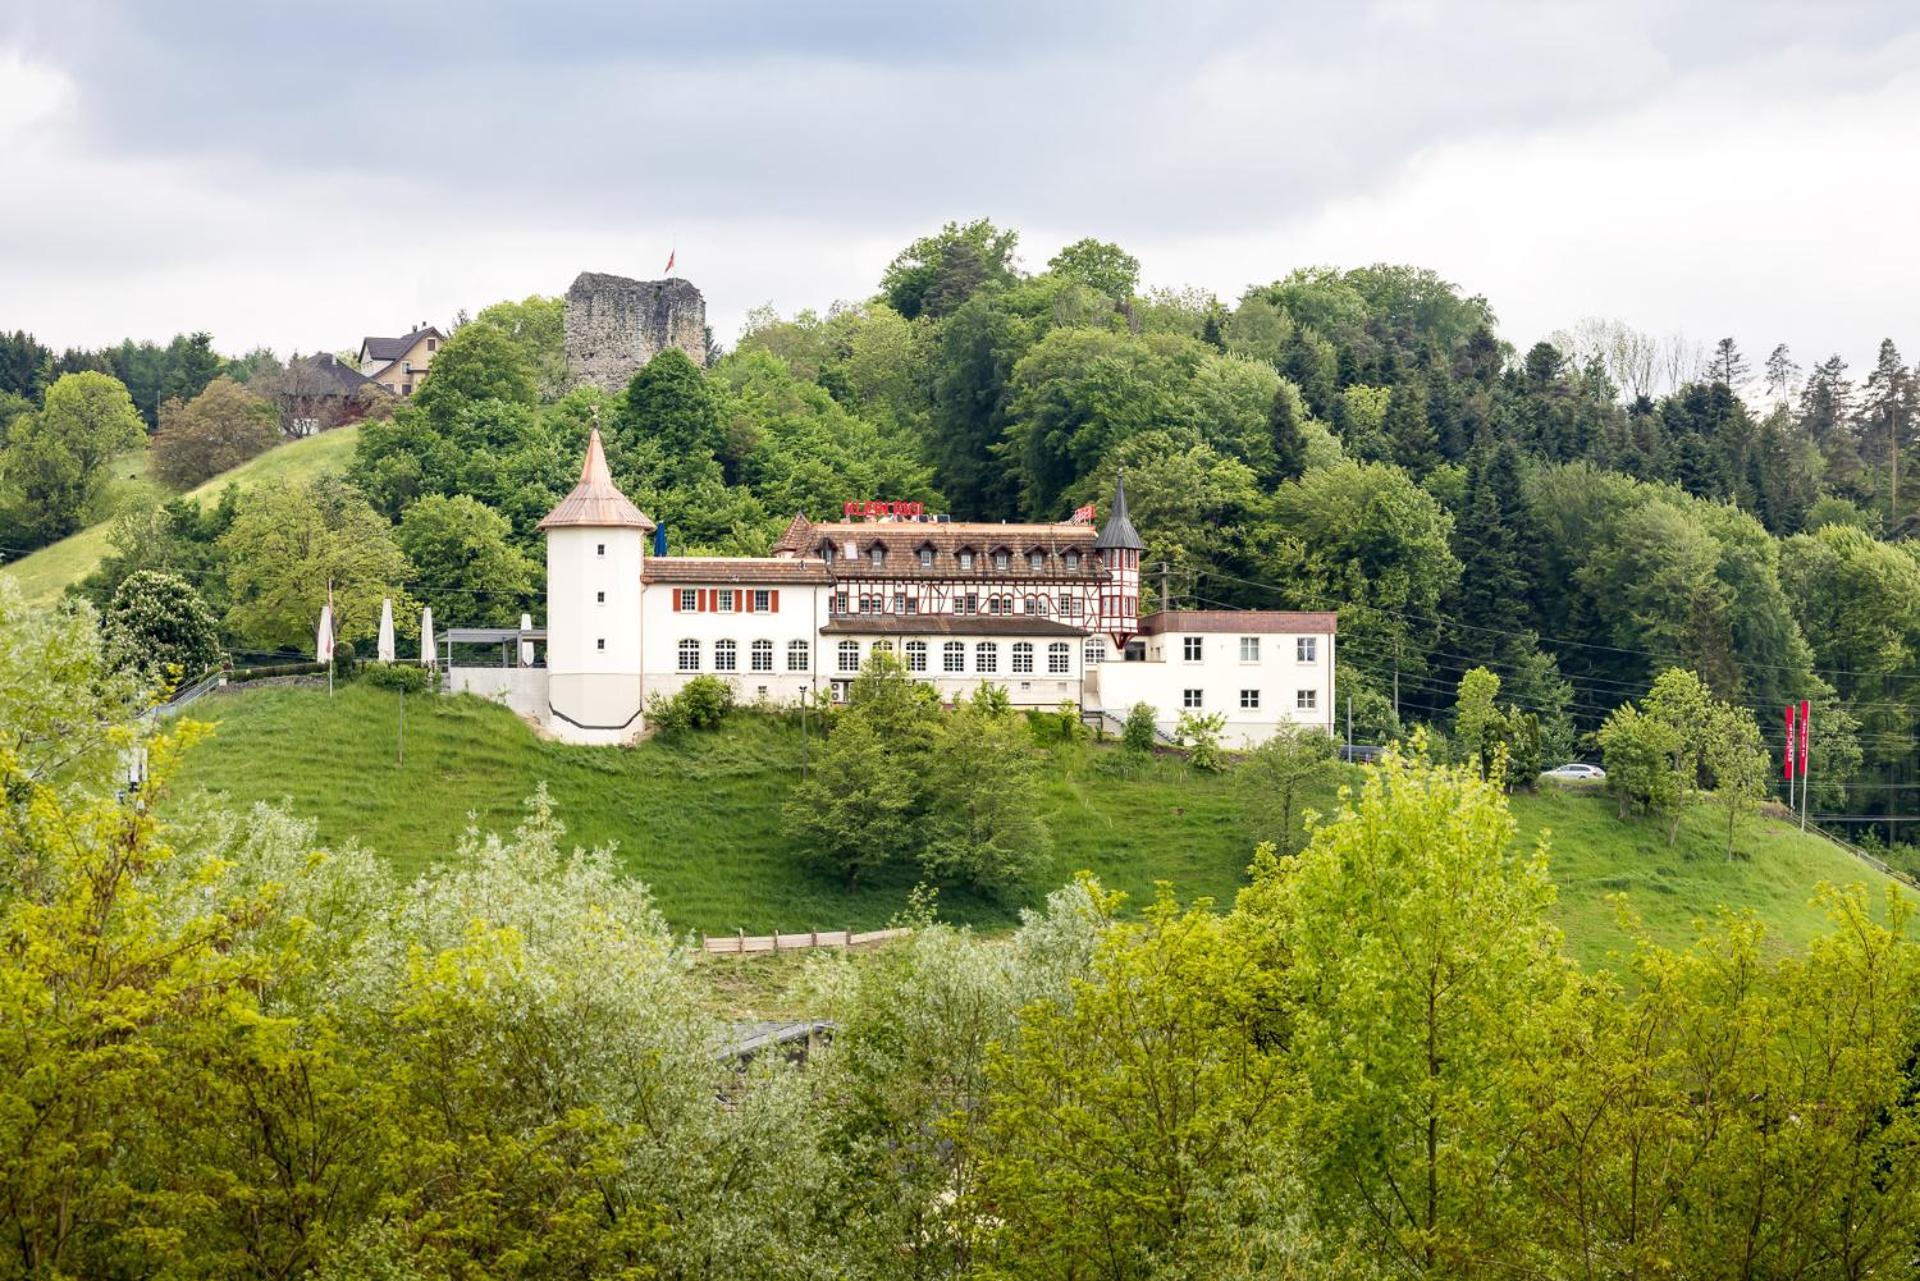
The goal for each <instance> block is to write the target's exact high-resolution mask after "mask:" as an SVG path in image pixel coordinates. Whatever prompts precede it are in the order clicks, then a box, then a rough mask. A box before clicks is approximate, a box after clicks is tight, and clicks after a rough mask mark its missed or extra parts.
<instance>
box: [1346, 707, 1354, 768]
mask: <svg viewBox="0 0 1920 1281" xmlns="http://www.w3.org/2000/svg"><path fill="white" fill-rule="evenodd" d="M1347 760H1348V762H1349V763H1351V762H1352V760H1353V695H1351V694H1349V695H1347Z"/></svg>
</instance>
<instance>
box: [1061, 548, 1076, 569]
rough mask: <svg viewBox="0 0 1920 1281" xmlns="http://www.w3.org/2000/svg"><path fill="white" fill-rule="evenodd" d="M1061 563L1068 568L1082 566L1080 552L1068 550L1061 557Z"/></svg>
mask: <svg viewBox="0 0 1920 1281" xmlns="http://www.w3.org/2000/svg"><path fill="white" fill-rule="evenodd" d="M1060 563H1061V564H1063V565H1065V566H1066V567H1067V568H1068V569H1078V568H1080V553H1079V552H1068V553H1067V554H1066V555H1065V556H1062V557H1061V558H1060Z"/></svg>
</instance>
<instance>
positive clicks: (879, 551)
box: [867, 543, 887, 569]
mask: <svg viewBox="0 0 1920 1281" xmlns="http://www.w3.org/2000/svg"><path fill="white" fill-rule="evenodd" d="M867 559H868V560H869V561H871V562H873V566H874V568H875V569H878V568H879V567H880V566H882V565H884V564H886V563H887V549H886V548H884V547H882V546H880V545H879V544H878V543H875V544H874V545H873V546H872V547H869V548H867Z"/></svg>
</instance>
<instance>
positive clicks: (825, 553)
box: [820, 543, 833, 565]
mask: <svg viewBox="0 0 1920 1281" xmlns="http://www.w3.org/2000/svg"><path fill="white" fill-rule="evenodd" d="M820 559H821V560H824V561H825V562H827V564H829V565H831V564H833V544H832V543H822V544H820Z"/></svg>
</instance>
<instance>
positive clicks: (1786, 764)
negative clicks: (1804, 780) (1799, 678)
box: [1780, 703, 1800, 783]
mask: <svg viewBox="0 0 1920 1281" xmlns="http://www.w3.org/2000/svg"><path fill="white" fill-rule="evenodd" d="M1793 713H1794V706H1793V704H1792V703H1788V704H1787V751H1786V755H1784V756H1782V757H1781V758H1780V773H1781V777H1783V778H1785V779H1786V780H1787V781H1788V782H1789V783H1791V782H1792V781H1793V777H1794V768H1795V756H1794V749H1795V748H1796V747H1797V746H1798V744H1799V742H1800V736H1799V734H1798V733H1796V732H1795V730H1794V727H1793Z"/></svg>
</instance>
